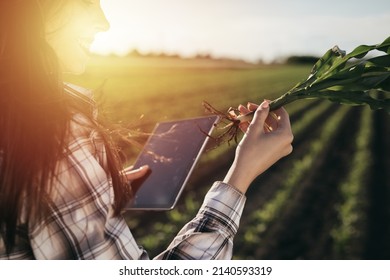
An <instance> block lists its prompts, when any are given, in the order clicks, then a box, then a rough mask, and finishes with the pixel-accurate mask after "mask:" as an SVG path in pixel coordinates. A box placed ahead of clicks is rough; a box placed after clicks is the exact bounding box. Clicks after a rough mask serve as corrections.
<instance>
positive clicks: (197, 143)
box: [127, 116, 218, 210]
mask: <svg viewBox="0 0 390 280" xmlns="http://www.w3.org/2000/svg"><path fill="white" fill-rule="evenodd" d="M217 119H218V117H216V116H207V117H201V118H195V119H187V120H179V121H170V122H161V123H158V124H157V125H156V127H155V128H154V130H153V133H152V134H151V136H150V137H149V139H148V140H147V142H146V144H145V147H144V148H143V150H142V152H141V153H140V155H139V156H138V158H137V160H136V162H135V164H134V169H136V168H138V167H141V166H143V165H145V164H147V165H149V167H150V172H149V174H147V175H146V176H145V177H143V178H141V179H139V180H135V181H133V182H132V188H133V191H134V192H135V197H134V199H133V201H132V202H131V203H130V204H129V205H128V207H127V209H138V210H141V209H142V210H169V209H172V208H173V207H174V206H175V204H176V202H177V200H178V198H179V196H180V194H181V192H182V190H183V188H184V186H185V184H186V182H187V180H188V178H189V176H190V174H191V172H192V170H193V168H194V166H195V164H196V162H197V160H198V158H199V156H200V154H201V153H202V150H203V148H204V147H205V145H206V142H207V139H208V137H207V135H206V133H208V134H210V133H211V131H212V129H213V128H214V123H215V122H216V121H217Z"/></svg>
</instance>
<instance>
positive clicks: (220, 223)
mask: <svg viewBox="0 0 390 280" xmlns="http://www.w3.org/2000/svg"><path fill="white" fill-rule="evenodd" d="M245 200H246V198H245V196H244V195H243V194H241V193H240V192H239V191H238V190H237V189H235V188H233V187H232V186H229V185H227V184H224V183H222V182H215V183H214V185H213V186H212V187H211V189H210V190H209V192H208V193H207V195H206V197H205V199H204V202H203V205H202V206H201V208H200V210H199V212H198V214H197V216H196V217H195V218H194V219H193V220H192V221H190V222H189V223H188V224H187V225H185V226H184V227H183V228H182V229H181V231H180V232H179V234H178V235H177V236H176V238H175V239H174V240H173V241H172V243H171V244H170V245H169V247H168V249H167V250H166V251H165V252H163V253H161V254H160V255H158V256H157V257H156V259H195V260H205V259H231V258H232V252H233V238H234V236H235V234H236V233H237V230H238V226H239V221H240V218H241V214H242V211H243V209H244V205H245Z"/></svg>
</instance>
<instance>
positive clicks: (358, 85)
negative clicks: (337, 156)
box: [203, 37, 390, 142]
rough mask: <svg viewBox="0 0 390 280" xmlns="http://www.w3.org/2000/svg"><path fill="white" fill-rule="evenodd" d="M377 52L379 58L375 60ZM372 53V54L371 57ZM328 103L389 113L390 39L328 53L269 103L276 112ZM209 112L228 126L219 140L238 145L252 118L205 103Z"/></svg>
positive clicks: (335, 49) (336, 48)
mask: <svg viewBox="0 0 390 280" xmlns="http://www.w3.org/2000/svg"><path fill="white" fill-rule="evenodd" d="M373 51H377V52H379V53H380V55H376V56H372V55H371V54H372V52H373ZM369 53H370V54H369ZM311 98H319V99H328V100H330V101H332V102H336V103H342V104H349V105H369V106H370V108H371V109H372V110H378V109H383V110H386V111H387V112H389V113H390V37H388V38H387V39H386V40H385V41H383V42H382V43H380V44H376V45H361V46H358V47H357V48H355V49H354V50H353V51H352V52H350V53H348V54H346V52H345V51H343V50H341V49H340V48H339V47H338V46H335V47H333V48H331V49H329V50H328V51H327V52H326V53H325V54H324V55H323V56H322V57H321V58H320V59H319V60H318V61H317V62H316V64H315V65H314V66H313V68H312V70H311V72H310V74H309V76H308V78H307V79H306V80H304V81H302V82H300V83H298V84H297V85H295V86H294V87H293V88H292V89H290V90H289V91H288V92H286V93H285V94H283V95H282V96H280V97H279V98H277V99H275V100H273V101H271V102H270V110H271V111H272V110H276V109H278V108H280V107H282V106H284V105H286V104H288V103H291V102H293V101H295V100H300V99H311ZM203 105H204V107H205V108H206V110H207V111H209V112H211V113H213V114H216V115H219V116H220V117H221V121H222V122H223V123H225V121H227V122H228V124H227V125H226V126H225V127H223V128H224V129H226V130H225V131H224V132H223V133H222V134H221V135H219V136H218V137H217V138H216V139H217V140H220V139H222V138H225V137H226V136H227V137H228V142H230V141H231V140H232V139H235V140H236V141H237V132H238V126H239V124H240V123H241V122H243V121H248V120H250V119H251V118H252V116H253V112H250V113H248V114H245V115H238V116H236V114H231V113H230V111H231V110H233V109H229V111H228V113H227V114H225V113H222V112H220V111H218V110H216V109H215V108H214V107H213V106H211V105H210V104H209V103H207V102H206V101H204V104H203Z"/></svg>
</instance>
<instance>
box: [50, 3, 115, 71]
mask: <svg viewBox="0 0 390 280" xmlns="http://www.w3.org/2000/svg"><path fill="white" fill-rule="evenodd" d="M46 18H47V22H46V23H45V31H46V40H47V42H48V43H49V44H50V46H51V47H52V48H53V49H54V51H55V52H56V54H57V56H58V59H59V62H60V66H61V68H62V70H63V71H64V72H70V73H74V74H81V73H83V72H84V70H85V65H86V63H87V61H88V58H89V48H90V46H91V44H92V42H93V40H94V38H95V35H96V33H98V32H101V31H106V30H108V28H109V23H108V22H107V19H106V17H105V16H104V13H103V11H102V9H101V7H100V0H66V1H63V5H61V7H60V8H59V9H58V10H57V11H54V9H53V11H52V12H51V14H48V15H47V17H46Z"/></svg>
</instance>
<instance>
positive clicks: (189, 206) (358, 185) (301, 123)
mask: <svg viewBox="0 0 390 280" xmlns="http://www.w3.org/2000/svg"><path fill="white" fill-rule="evenodd" d="M309 71H310V66H307V65H306V66H305V65H251V64H246V63H244V62H237V61H224V60H210V59H179V58H156V57H154V58H153V57H133V58H131V57H128V58H101V57H94V58H92V60H91V63H90V64H89V66H88V69H87V71H86V73H85V74H83V75H82V76H78V77H73V76H66V77H65V78H66V80H68V81H70V82H72V83H75V84H79V85H82V86H85V87H88V88H92V89H95V91H96V96H97V99H98V101H99V103H100V106H101V108H100V113H101V114H104V115H105V116H107V117H108V118H109V119H110V120H112V121H115V122H120V123H121V124H122V125H124V126H126V127H128V128H130V129H131V131H134V135H132V140H131V141H132V143H133V144H134V145H131V147H123V150H124V151H125V152H126V153H127V155H128V161H129V164H130V163H131V162H132V160H134V158H135V156H136V155H137V152H139V149H140V148H139V147H140V145H142V143H143V141H145V138H146V135H145V134H147V132H150V131H151V129H152V128H153V126H154V124H155V123H156V122H158V121H163V120H172V119H180V118H188V117H197V116H201V115H205V114H207V112H205V110H204V108H203V106H202V101H203V100H205V101H207V102H209V103H211V104H212V105H213V106H214V107H215V108H218V109H219V110H221V111H225V110H227V109H228V108H229V107H231V106H238V105H239V104H246V103H247V102H248V101H250V102H255V103H260V102H262V100H263V99H265V98H266V99H274V98H276V97H278V96H280V95H281V94H282V93H284V92H285V91H287V90H288V89H290V88H291V87H292V86H294V85H295V84H296V83H297V82H299V81H301V80H302V79H303V78H305V77H307V74H308V73H309ZM286 109H287V111H288V112H289V114H290V118H291V123H292V128H293V132H294V136H295V138H294V143H293V146H294V151H293V153H292V154H291V155H290V156H288V157H287V158H284V159H282V160H281V161H279V162H278V163H277V164H275V165H274V166H273V167H271V168H270V169H269V170H268V171H267V172H266V173H264V174H262V175H261V176H260V177H259V178H257V179H256V181H255V182H253V184H252V186H251V188H250V190H249V191H248V193H247V198H248V199H247V205H246V208H245V210H244V214H243V217H242V220H241V225H240V229H239V232H238V234H237V236H236V238H235V248H234V258H235V259H390V203H389V202H390V178H389V175H388V173H389V172H390V148H389V147H390V145H389V144H390V115H389V114H387V113H385V112H383V111H371V110H370V109H369V108H367V107H350V106H346V105H338V104H333V103H330V102H328V101H317V100H305V101H297V102H294V103H291V104H289V105H287V106H286ZM234 149H235V144H234V143H231V145H227V144H223V145H220V146H218V147H213V143H212V141H210V147H209V149H208V151H207V152H205V153H204V155H203V156H202V158H201V160H200V162H199V164H198V166H197V168H196V170H195V171H194V173H193V176H192V178H191V179H190V182H189V183H188V185H187V187H186V189H185V191H184V193H183V195H182V196H181V199H180V201H179V204H178V206H177V207H176V208H175V209H174V210H172V211H168V212H157V211H156V212H148V211H132V212H127V213H126V214H125V217H126V220H127V221H128V224H129V227H130V228H131V230H132V232H133V235H134V236H135V238H136V240H137V241H138V243H139V244H140V245H142V246H143V247H145V248H146V250H147V251H148V252H149V254H150V256H151V257H153V256H154V255H156V254H158V253H159V252H161V251H162V250H164V249H165V248H166V246H167V245H168V244H169V243H170V241H171V240H172V238H173V237H174V236H175V235H176V233H177V232H178V231H179V230H180V228H181V227H182V226H183V225H184V224H185V223H186V222H187V221H189V220H190V219H191V218H192V217H193V216H194V215H195V214H196V212H197V209H198V208H199V206H200V204H201V203H202V199H203V197H204V195H205V193H206V192H207V190H208V188H209V187H210V186H211V184H212V183H213V182H214V181H215V180H221V179H223V177H224V174H225V173H226V172H227V169H228V167H229V165H230V163H231V162H232V160H233V156H234Z"/></svg>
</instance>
